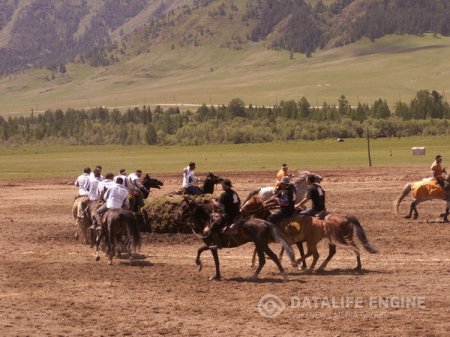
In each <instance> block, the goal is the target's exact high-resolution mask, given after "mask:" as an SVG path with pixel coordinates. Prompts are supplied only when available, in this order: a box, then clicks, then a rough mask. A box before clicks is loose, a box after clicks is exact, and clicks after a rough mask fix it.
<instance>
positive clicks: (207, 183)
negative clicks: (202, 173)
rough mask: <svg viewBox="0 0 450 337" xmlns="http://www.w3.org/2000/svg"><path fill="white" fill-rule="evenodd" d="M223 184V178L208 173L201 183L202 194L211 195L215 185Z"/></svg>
mask: <svg viewBox="0 0 450 337" xmlns="http://www.w3.org/2000/svg"><path fill="white" fill-rule="evenodd" d="M222 182H223V178H221V177H219V176H216V175H215V174H214V173H212V172H208V175H207V176H206V179H205V180H204V181H203V187H202V192H203V194H213V193H214V187H215V186H216V185H217V184H221V183H222Z"/></svg>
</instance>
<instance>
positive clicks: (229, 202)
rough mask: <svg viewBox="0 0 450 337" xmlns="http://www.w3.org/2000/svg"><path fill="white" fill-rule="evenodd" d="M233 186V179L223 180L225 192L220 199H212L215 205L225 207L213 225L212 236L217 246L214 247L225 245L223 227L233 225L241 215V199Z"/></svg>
mask: <svg viewBox="0 0 450 337" xmlns="http://www.w3.org/2000/svg"><path fill="white" fill-rule="evenodd" d="M232 187H233V185H232V184H231V180H230V179H224V180H223V182H222V188H223V191H224V192H223V193H222V194H221V195H220V197H219V200H216V199H211V203H212V204H213V205H214V206H215V207H217V208H221V209H223V214H221V216H220V218H219V219H218V220H217V221H215V222H214V223H213V224H212V225H211V236H212V238H213V240H214V243H215V246H212V248H220V247H222V246H223V244H222V240H221V238H220V231H221V229H222V228H223V227H224V226H230V227H231V225H233V223H234V221H235V220H236V218H237V216H238V215H239V209H240V208H241V199H240V198H239V195H238V194H237V193H236V192H235V191H234V190H233V189H232ZM230 229H231V228H230Z"/></svg>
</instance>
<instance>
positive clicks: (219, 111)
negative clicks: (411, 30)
mask: <svg viewBox="0 0 450 337" xmlns="http://www.w3.org/2000/svg"><path fill="white" fill-rule="evenodd" d="M449 118H450V106H449V104H448V103H447V102H446V101H445V99H444V97H443V96H442V95H441V94H439V93H438V92H437V91H435V90H433V91H431V92H430V91H427V90H421V91H419V92H417V94H416V97H415V98H414V99H413V100H411V102H410V103H409V104H408V103H403V102H397V104H395V110H393V111H391V109H390V108H389V105H388V103H387V102H386V100H383V99H378V100H377V101H375V102H373V103H372V104H371V105H370V106H369V105H368V104H366V103H360V102H358V104H357V106H356V107H352V105H351V104H350V102H349V101H348V100H347V98H346V97H345V96H344V95H342V96H341V97H340V98H339V104H338V105H329V104H327V103H324V104H323V106H322V107H320V108H315V107H312V106H311V104H310V103H309V102H308V100H307V99H306V98H305V97H302V98H301V99H300V100H299V101H294V100H287V101H281V102H280V104H279V105H277V106H275V107H271V108H266V107H253V106H251V105H250V106H248V107H246V106H245V103H244V102H243V101H242V100H241V99H239V98H236V99H233V100H231V101H230V102H229V104H228V105H226V106H225V105H222V106H206V105H203V106H201V107H200V108H198V109H197V111H195V112H191V111H180V110H179V109H178V108H169V109H166V110H164V109H162V108H161V107H160V106H157V107H156V108H155V109H153V110H152V109H150V108H149V107H146V106H143V107H141V108H139V107H136V108H132V109H131V108H130V109H128V110H127V111H124V112H120V111H119V110H117V109H114V110H108V109H106V108H102V107H99V108H95V109H90V110H75V109H69V110H67V111H62V110H55V111H51V110H48V111H46V112H45V113H43V114H38V115H35V114H34V113H31V115H29V116H28V117H14V118H12V117H9V118H8V119H4V118H3V117H1V116H0V143H1V144H4V145H18V144H30V143H31V144H37V143H42V144H93V145H95V144H97V145H100V144H126V145H131V144H161V145H170V144H178V145H180V144H183V145H200V144H210V143H215V144H222V143H235V144H238V143H262V142H271V141H288V140H317V139H325V138H332V137H338V138H353V137H364V136H366V135H367V132H369V135H371V136H376V137H405V136H416V135H448V134H450V124H449V122H448V119H449Z"/></svg>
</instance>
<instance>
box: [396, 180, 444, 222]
mask: <svg viewBox="0 0 450 337" xmlns="http://www.w3.org/2000/svg"><path fill="white" fill-rule="evenodd" d="M446 181H447V183H450V175H449V176H447V178H446ZM411 192H412V198H413V201H412V202H411V204H410V206H409V214H408V215H406V216H405V219H411V216H412V214H413V213H414V220H416V219H417V218H418V217H419V212H418V211H417V208H416V206H417V205H419V204H420V203H422V202H424V201H427V200H432V199H439V200H445V201H446V202H447V205H446V207H445V213H444V222H448V214H449V211H450V191H447V190H445V189H444V188H442V186H441V185H439V184H438V183H437V181H435V180H433V179H424V180H421V181H416V182H413V183H407V184H406V185H405V187H403V191H402V193H401V194H400V195H399V197H398V198H397V199H395V200H394V202H393V206H394V211H395V213H396V214H397V215H400V214H399V206H400V203H401V202H402V200H403V199H404V198H405V197H406V196H407V195H408V194H409V193H411Z"/></svg>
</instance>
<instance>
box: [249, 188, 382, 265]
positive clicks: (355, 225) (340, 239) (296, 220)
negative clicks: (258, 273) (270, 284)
mask: <svg viewBox="0 0 450 337" xmlns="http://www.w3.org/2000/svg"><path fill="white" fill-rule="evenodd" d="M241 213H244V214H249V215H253V216H255V217H259V218H263V219H266V218H267V216H269V215H270V211H269V208H268V207H265V206H264V204H263V202H262V201H261V199H259V198H258V197H257V196H253V197H252V198H250V200H248V201H247V202H246V203H244V204H243V205H242V207H241ZM320 224H322V226H323V229H324V231H323V232H322V231H321V230H320ZM279 226H280V228H281V230H282V231H283V233H284V234H285V235H286V237H287V238H289V239H290V240H291V242H290V243H291V244H294V243H295V244H296V245H297V247H298V248H299V251H300V255H301V259H300V260H299V261H297V262H301V263H302V269H306V263H305V259H306V258H307V257H309V256H311V255H313V263H312V264H311V267H310V269H309V272H312V271H313V269H314V266H315V264H316V263H317V260H318V258H319V255H318V252H317V248H316V245H317V243H318V242H319V241H320V240H321V239H322V238H323V237H324V235H325V234H326V235H327V238H328V248H329V252H328V256H327V258H326V259H325V260H324V262H323V263H322V264H321V266H320V267H319V268H318V270H319V271H322V270H324V269H325V267H326V266H327V264H328V262H329V261H330V260H331V258H332V257H333V256H334V254H335V253H336V243H337V244H339V245H342V246H345V247H347V248H350V250H352V251H353V253H354V254H355V256H356V261H357V265H356V268H354V270H356V271H360V270H361V269H362V265H361V258H360V253H359V249H358V246H356V244H355V241H354V240H353V230H355V231H356V234H357V236H358V238H359V240H360V242H361V243H362V245H363V247H364V249H365V250H366V251H368V252H369V253H377V252H378V250H377V249H376V248H375V247H373V246H372V245H370V244H369V242H368V240H367V237H366V234H365V232H364V229H363V228H362V226H361V223H360V222H359V220H358V219H357V218H356V217H355V216H353V215H341V214H337V213H334V214H329V215H327V216H326V217H325V219H324V220H323V221H322V220H320V219H318V218H315V217H310V216H304V215H297V216H293V217H291V218H290V219H288V220H283V221H281V223H280V225H279ZM321 234H322V237H321ZM303 242H306V243H307V247H308V253H307V254H306V255H305V254H304V251H303V245H302V243H303ZM282 255H283V248H282V250H281V252H280V259H281V257H282ZM254 258H255V255H253V260H252V265H253V264H254Z"/></svg>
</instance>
